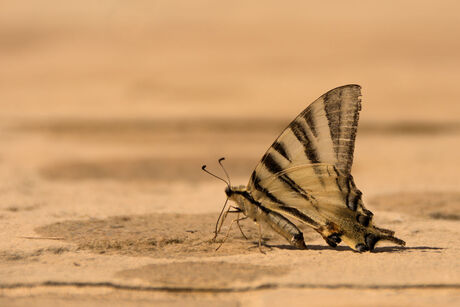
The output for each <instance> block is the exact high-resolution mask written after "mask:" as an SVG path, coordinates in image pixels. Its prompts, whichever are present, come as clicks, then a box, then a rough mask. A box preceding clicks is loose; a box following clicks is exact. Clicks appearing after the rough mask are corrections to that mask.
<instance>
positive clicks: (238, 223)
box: [236, 213, 249, 240]
mask: <svg viewBox="0 0 460 307" xmlns="http://www.w3.org/2000/svg"><path fill="white" fill-rule="evenodd" d="M239 217H240V214H239V213H238V216H237V219H236V224H237V225H238V228H239V229H240V231H241V234H242V235H243V237H244V238H245V239H246V240H249V239H248V237H246V235H245V234H244V232H243V229H241V225H240V221H242V220H245V219H247V216H245V217H242V218H239Z"/></svg>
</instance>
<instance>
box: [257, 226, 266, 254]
mask: <svg viewBox="0 0 460 307" xmlns="http://www.w3.org/2000/svg"><path fill="white" fill-rule="evenodd" d="M257 226H259V251H260V252H261V253H262V254H265V252H264V251H263V250H262V229H261V226H260V224H259V223H257Z"/></svg>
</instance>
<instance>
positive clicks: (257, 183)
mask: <svg viewBox="0 0 460 307" xmlns="http://www.w3.org/2000/svg"><path fill="white" fill-rule="evenodd" d="M360 96H361V91H360V86H359V85H353V84H352V85H346V86H342V87H338V88H335V89H333V90H331V91H329V92H327V93H326V94H324V95H323V96H321V97H319V98H318V99H317V100H316V101H314V102H313V103H312V104H311V105H310V106H308V107H307V108H306V109H305V110H304V111H303V112H302V113H300V115H298V116H297V117H296V118H295V119H294V121H292V122H291V124H289V126H288V127H287V128H286V129H285V130H284V131H283V132H282V133H281V134H280V136H279V137H278V138H277V139H276V140H275V142H274V143H273V144H272V146H271V147H270V148H269V149H268V150H267V152H266V153H265V155H264V156H263V157H262V159H261V161H260V162H259V164H258V165H257V166H256V168H255V170H254V172H253V173H252V175H251V178H250V180H249V183H248V185H247V186H239V187H230V186H229V187H227V189H226V190H225V192H226V194H227V197H228V198H229V199H230V200H232V201H233V202H235V203H236V204H237V206H238V208H239V209H240V210H241V211H242V212H243V214H244V215H245V216H247V217H248V218H251V219H253V220H254V221H255V222H256V223H258V224H261V223H262V224H266V225H268V226H270V227H271V228H272V229H273V230H275V231H276V232H277V233H279V234H280V235H282V236H283V237H284V238H286V239H287V240H288V241H289V242H290V244H292V245H294V246H296V247H298V248H305V247H306V246H305V243H304V239H303V234H302V232H301V231H300V230H299V229H298V228H297V226H296V225H295V224H294V223H293V222H291V221H290V220H289V218H292V219H294V220H296V221H297V222H301V223H305V224H307V225H309V226H310V227H312V228H313V229H314V230H315V231H317V232H318V233H319V234H320V235H321V236H322V237H323V238H324V240H325V241H326V242H327V243H328V244H329V245H330V246H333V247H335V246H337V244H339V243H341V242H342V241H343V242H344V243H345V244H347V245H348V246H350V247H351V248H353V249H354V250H357V251H360V252H363V251H369V250H372V249H373V248H374V246H375V244H376V243H377V242H378V241H380V240H389V241H392V242H394V243H396V244H399V245H404V244H405V242H404V241H402V240H400V239H398V238H396V237H394V236H393V235H394V232H393V231H391V230H386V229H382V228H378V227H376V226H374V225H373V222H372V218H373V214H372V212H371V211H369V210H367V209H366V208H365V207H364V203H363V201H362V193H361V191H360V190H359V189H358V188H357V187H356V185H355V182H354V179H353V177H352V175H351V174H350V172H351V166H352V162H353V151H354V142H355V137H356V132H357V126H358V118H359V111H360V110H361V100H360Z"/></svg>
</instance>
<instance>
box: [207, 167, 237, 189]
mask: <svg viewBox="0 0 460 307" xmlns="http://www.w3.org/2000/svg"><path fill="white" fill-rule="evenodd" d="M201 169H202V170H203V171H205V172H206V173H208V174H209V175H211V176H212V177H214V178H217V179H219V180H222V181H223V182H225V184H226V185H230V184H229V183H228V182H227V181H225V180H224V179H222V178H220V177H219V176H217V175H214V174H213V173H211V172H210V171H208V170H207V169H206V165H203V166H202V167H201Z"/></svg>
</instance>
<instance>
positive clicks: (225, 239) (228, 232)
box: [216, 211, 246, 251]
mask: <svg viewBox="0 0 460 307" xmlns="http://www.w3.org/2000/svg"><path fill="white" fill-rule="evenodd" d="M227 212H228V211H227ZM244 219H246V217H242V218H239V217H238V218H236V219H234V220H233V221H232V222H231V223H230V226H228V230H227V233H226V234H225V237H224V240H222V243H220V244H219V246H218V247H217V248H216V251H218V250H219V248H221V246H222V245H223V244H224V243H225V241H227V238H228V236H229V234H230V230H231V229H232V226H233V223H235V222H236V223H237V224H238V222H239V221H240V220H244ZM221 226H222V225H221ZM219 229H220V228H219Z"/></svg>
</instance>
